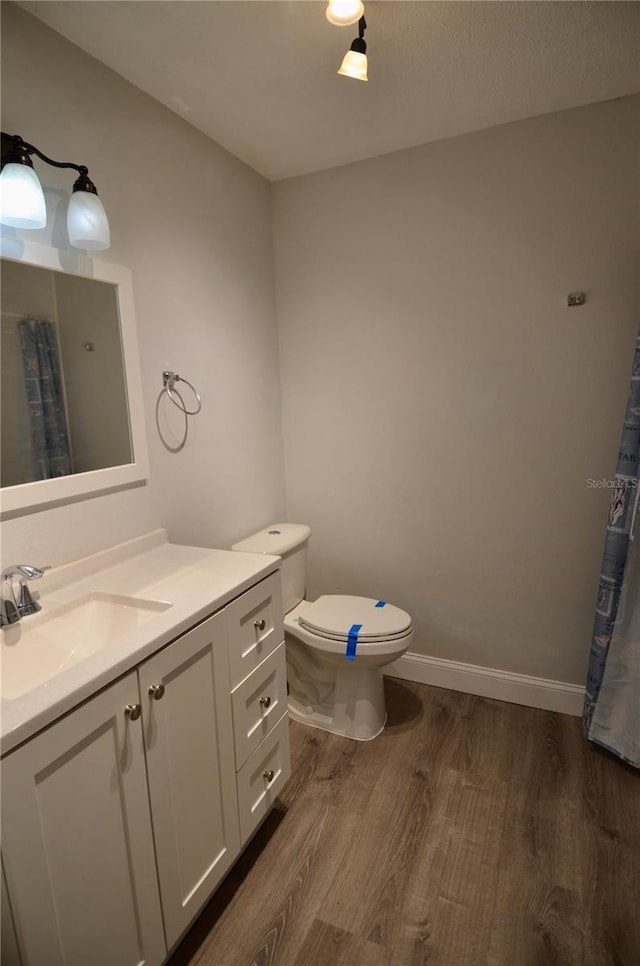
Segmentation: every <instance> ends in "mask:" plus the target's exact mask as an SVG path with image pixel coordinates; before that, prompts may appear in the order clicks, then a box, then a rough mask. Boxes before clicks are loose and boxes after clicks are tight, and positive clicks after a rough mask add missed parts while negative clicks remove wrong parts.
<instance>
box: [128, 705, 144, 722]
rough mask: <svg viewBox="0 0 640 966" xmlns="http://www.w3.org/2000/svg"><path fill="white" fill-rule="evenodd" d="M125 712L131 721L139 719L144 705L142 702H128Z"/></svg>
mask: <svg viewBox="0 0 640 966" xmlns="http://www.w3.org/2000/svg"><path fill="white" fill-rule="evenodd" d="M124 713H125V715H126V716H127V718H128V719H129V721H137V720H138V718H139V717H140V715H141V714H142V705H140V704H128V705H127V706H126V708H125V709H124Z"/></svg>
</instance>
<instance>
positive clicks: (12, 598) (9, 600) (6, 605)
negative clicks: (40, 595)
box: [0, 564, 51, 627]
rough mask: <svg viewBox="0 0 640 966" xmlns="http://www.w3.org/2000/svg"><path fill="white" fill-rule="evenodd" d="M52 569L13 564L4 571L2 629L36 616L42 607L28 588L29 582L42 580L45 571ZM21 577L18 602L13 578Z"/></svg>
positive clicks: (1, 579)
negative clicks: (29, 616) (33, 615)
mask: <svg viewBox="0 0 640 966" xmlns="http://www.w3.org/2000/svg"><path fill="white" fill-rule="evenodd" d="M50 569H51V567H50V566H47V567H32V566H31V565H30V564H12V566H11V567H7V568H6V570H3V571H2V574H1V575H0V586H1V588H2V598H1V606H0V627H4V625H5V624H16V623H17V622H18V621H19V620H21V619H22V618H23V617H26V616H27V614H35V613H36V611H39V610H40V607H41V605H40V604H39V603H38V601H37V600H34V599H33V597H32V596H31V592H30V590H29V588H28V587H27V580H40V578H41V577H42V576H43V574H44V572H45V570H50ZM14 577H20V578H21V580H20V600H16V595H15V590H14V587H13V578H14Z"/></svg>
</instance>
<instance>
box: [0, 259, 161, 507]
mask: <svg viewBox="0 0 640 966" xmlns="http://www.w3.org/2000/svg"><path fill="white" fill-rule="evenodd" d="M5 250H6V247H5ZM68 254H69V253H67V252H58V251H57V250H56V249H49V248H45V247H44V246H40V245H35V244H34V243H30V244H27V243H22V244H21V250H20V252H19V254H18V255H16V256H15V257H14V256H7V255H6V254H3V256H2V259H1V275H2V303H1V309H2V311H1V341H2V344H1V353H0V366H1V372H0V374H1V379H0V384H1V389H2V406H1V409H0V417H1V427H2V453H1V461H0V482H1V485H2V493H1V505H2V512H3V515H6V514H7V513H9V512H15V511H19V510H25V509H27V508H29V507H35V506H39V505H43V504H46V503H50V502H57V501H59V500H65V499H69V498H77V497H80V496H83V495H87V494H91V493H95V492H98V491H100V490H104V489H109V488H111V487H114V486H119V485H122V484H127V483H135V482H139V481H141V480H144V479H145V478H146V476H147V475H148V473H147V454H146V437H145V432H144V423H143V417H142V401H141V397H140V376H139V367H138V351H137V342H136V334H135V322H134V319H133V294H132V290H131V276H130V273H129V272H128V270H127V269H124V268H121V267H120V266H116V265H113V264H111V263H109V262H102V261H98V260H95V259H91V258H89V257H88V256H84V257H83V258H82V267H81V268H80V269H79V268H78V266H77V265H75V266H74V270H73V271H69V270H68V269H67V270H64V269H63V267H62V263H61V259H62V258H64V257H68Z"/></svg>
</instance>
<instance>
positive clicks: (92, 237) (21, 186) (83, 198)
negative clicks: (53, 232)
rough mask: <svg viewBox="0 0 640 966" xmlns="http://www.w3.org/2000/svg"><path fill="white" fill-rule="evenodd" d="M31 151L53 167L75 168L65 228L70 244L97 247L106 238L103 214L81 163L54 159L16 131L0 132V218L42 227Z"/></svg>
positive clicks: (44, 216) (41, 201)
mask: <svg viewBox="0 0 640 966" xmlns="http://www.w3.org/2000/svg"><path fill="white" fill-rule="evenodd" d="M32 154H35V155H36V157H38V158H40V159H41V160H42V161H44V162H45V163H46V164H51V165H53V167H54V168H72V169H73V170H74V171H77V172H78V177H77V179H76V181H75V182H74V185H73V194H72V195H71V199H70V201H69V207H68V209H67V231H68V234H69V241H70V242H71V244H72V245H73V247H74V248H82V249H85V250H89V251H100V250H104V249H105V248H108V247H109V245H110V243H111V240H110V232H109V222H108V220H107V215H106V212H105V210H104V207H103V205H102V202H101V201H100V199H99V198H98V192H97V191H96V186H95V185H94V183H93V181H91V179H90V178H89V169H88V168H87V167H86V166H85V165H84V164H73V163H72V162H70V161H54V160H53V159H52V158H48V157H47V156H46V154H43V153H42V151H39V150H38V148H36V147H34V145H33V144H29V143H28V142H27V141H23V140H22V138H21V137H20V135H18V134H5V133H4V131H3V132H2V172H1V173H0V222H1V223H2V224H3V225H8V226H9V227H10V228H44V227H45V225H46V223H47V212H46V205H45V200H44V193H43V191H42V186H41V184H40V182H39V180H38V176H37V175H36V173H35V171H34V170H33V161H32V160H31V155H32Z"/></svg>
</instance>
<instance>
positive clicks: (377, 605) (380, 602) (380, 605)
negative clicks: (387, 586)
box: [376, 600, 387, 607]
mask: <svg viewBox="0 0 640 966" xmlns="http://www.w3.org/2000/svg"><path fill="white" fill-rule="evenodd" d="M386 603H387V602H386V600H379V601H378V602H377V604H376V607H385V606H386Z"/></svg>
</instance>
